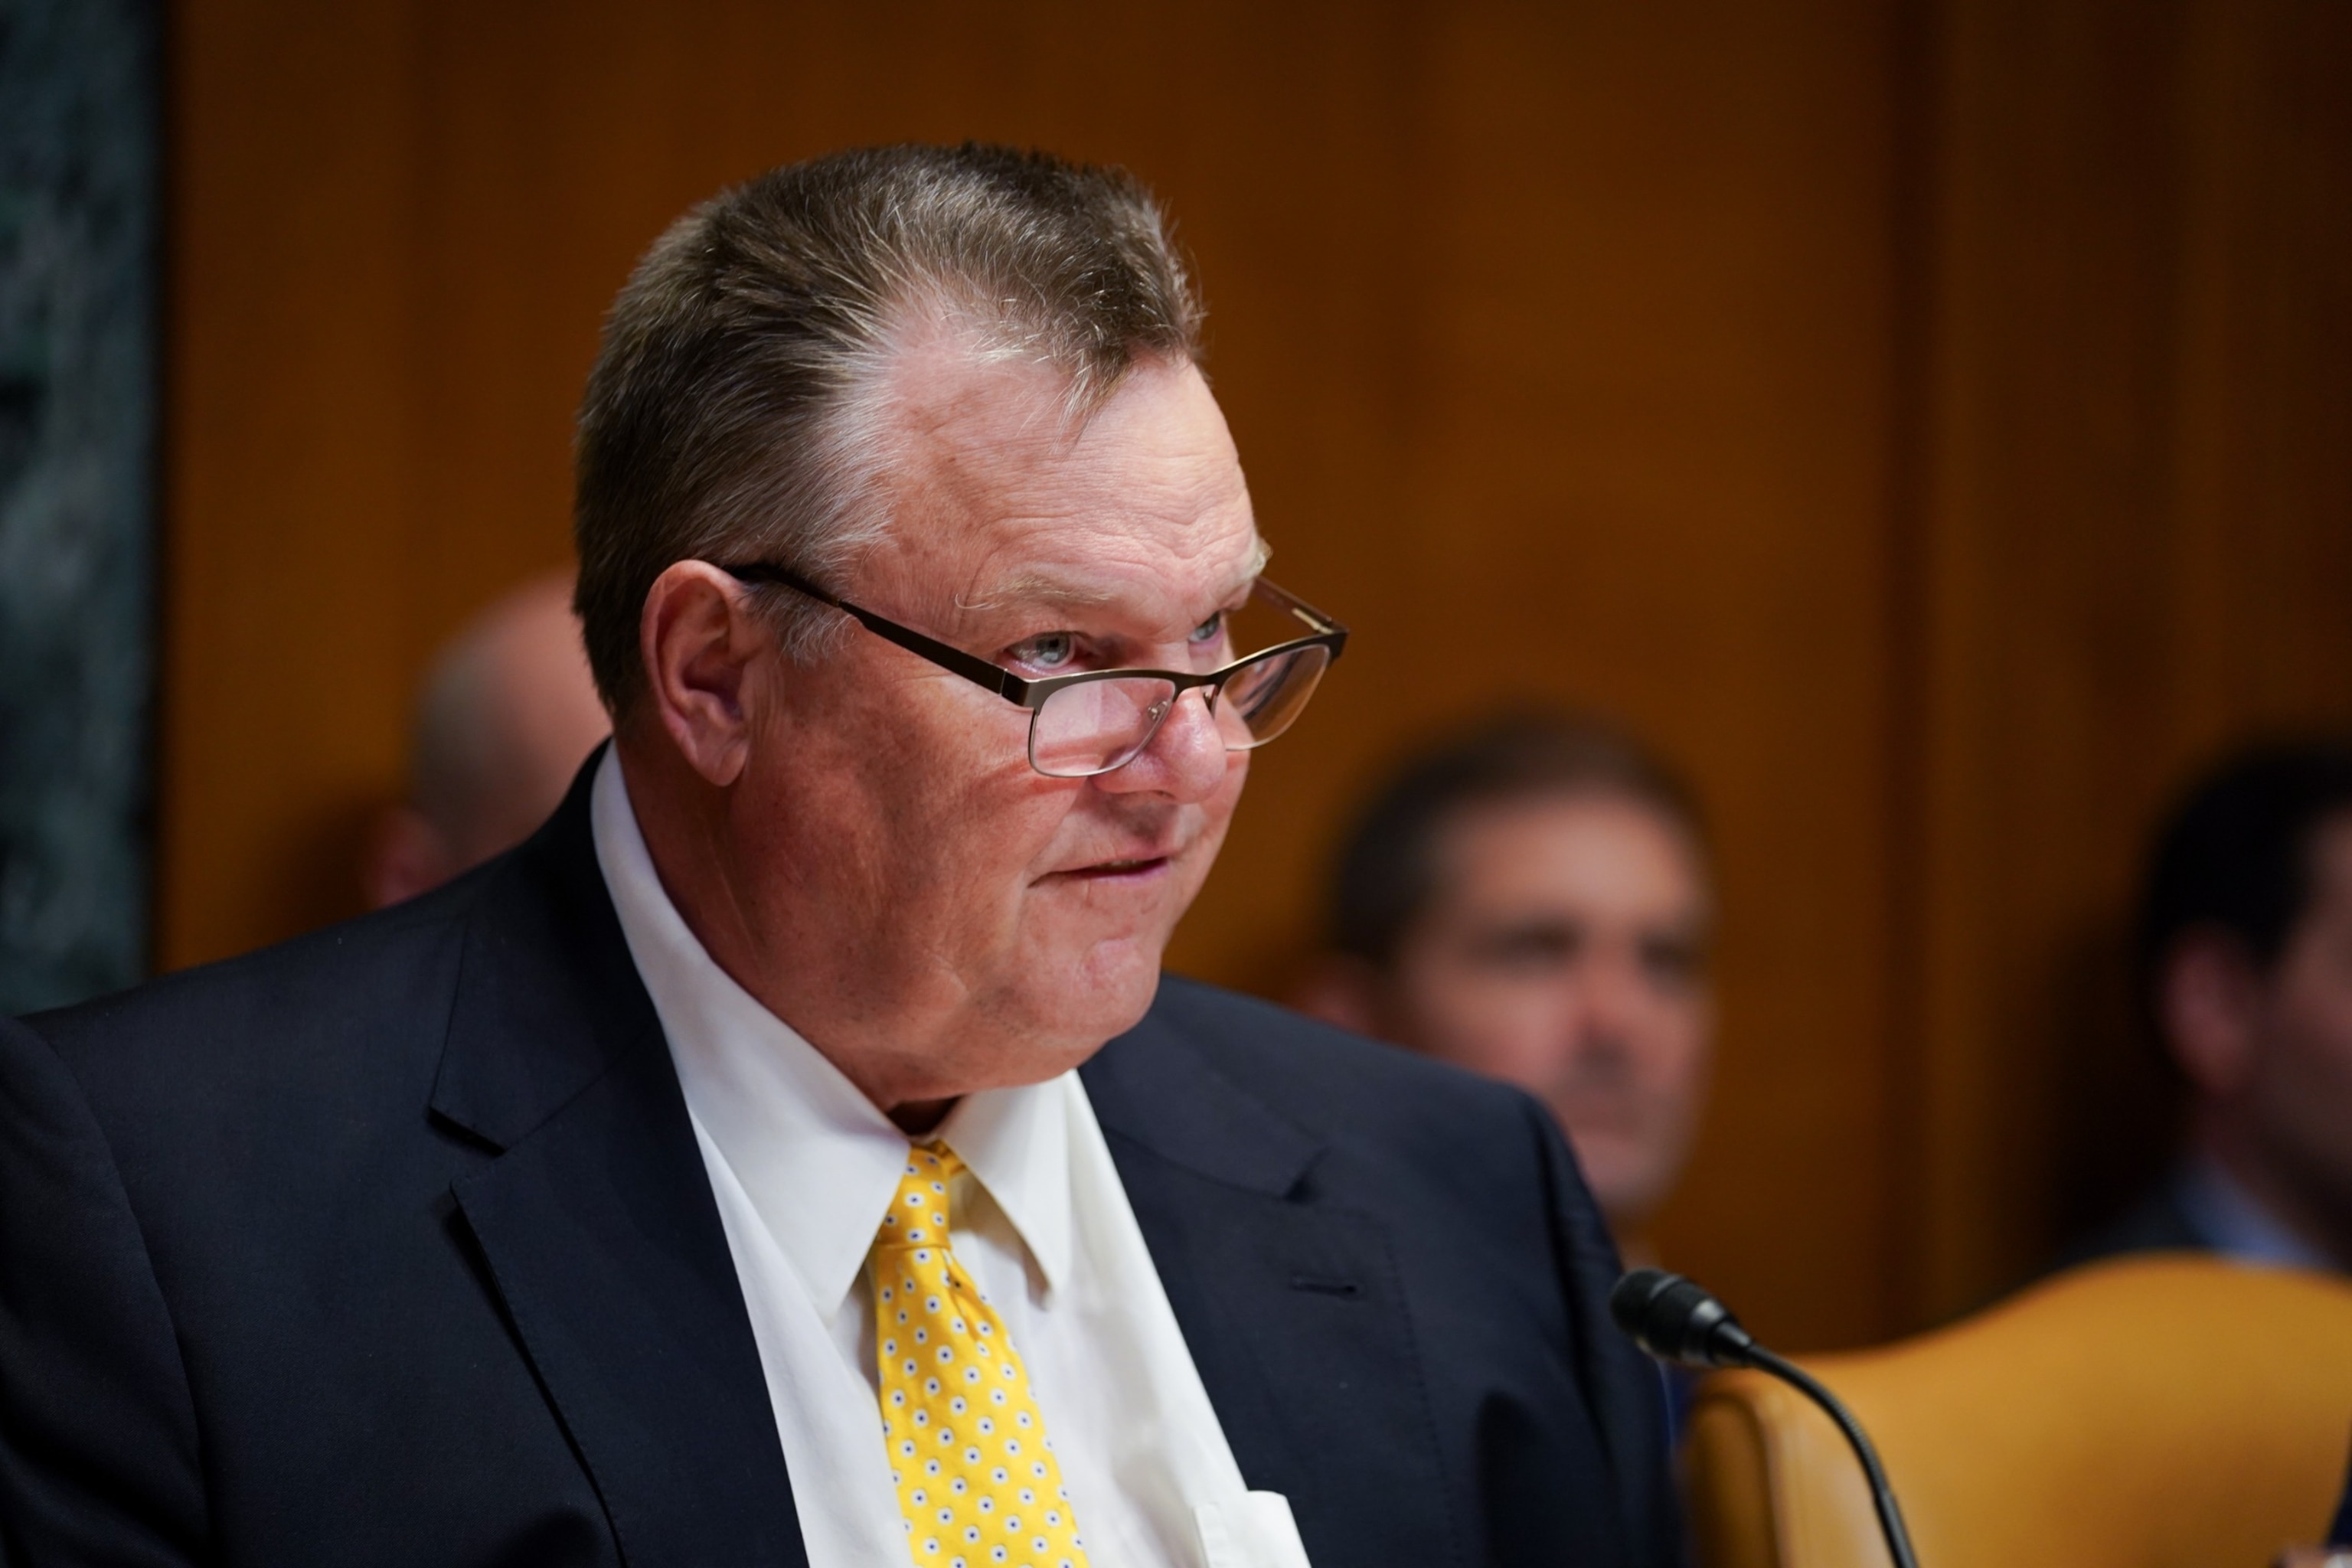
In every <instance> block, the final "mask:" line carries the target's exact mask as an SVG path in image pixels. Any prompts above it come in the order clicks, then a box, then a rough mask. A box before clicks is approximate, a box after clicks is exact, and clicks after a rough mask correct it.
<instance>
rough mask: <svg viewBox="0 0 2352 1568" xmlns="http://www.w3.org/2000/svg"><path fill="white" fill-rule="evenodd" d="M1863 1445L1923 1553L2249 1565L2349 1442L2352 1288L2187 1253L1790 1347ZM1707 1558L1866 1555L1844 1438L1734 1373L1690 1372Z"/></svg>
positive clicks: (2192, 1566) (1690, 1445)
mask: <svg viewBox="0 0 2352 1568" xmlns="http://www.w3.org/2000/svg"><path fill="white" fill-rule="evenodd" d="M1804 1366H1805V1369H1806V1370H1807V1371H1809V1372H1811V1373H1813V1374H1814V1375H1815V1376H1817V1377H1819V1378H1820V1379H1821V1380H1822V1382H1823V1383H1826V1384H1829V1385H1830V1387H1831V1388H1832V1390H1834V1391H1835V1392H1836V1393H1837V1394H1838V1396H1839V1397H1840V1398H1842V1399H1843V1400H1844V1401H1845V1402H1846V1403H1847V1404H1848V1405H1850V1406H1851V1407H1852V1408H1853V1412H1854V1414H1855V1415H1857V1416H1858V1417H1859V1418H1860V1419H1861V1421H1862V1424H1863V1426H1864V1427H1865V1428H1866V1429H1867V1430H1868V1431H1869V1432H1870V1434H1871V1436H1873V1438H1874V1440H1875V1441H1876V1442H1877V1445H1878V1449H1879V1453H1880V1455H1881V1456H1882V1457H1883V1458H1885V1462H1886V1468H1887V1473H1888V1475H1889V1476H1890V1478H1891V1479H1893V1481H1894V1483H1895V1493H1896V1495H1897V1496H1898V1497H1899V1498H1900V1499H1901V1500H1902V1504H1903V1512H1904V1517H1905V1519H1906V1521H1907V1522H1908V1523H1909V1525H1910V1528H1911V1537H1912V1543H1913V1545H1914V1546H1915V1547H1916V1550H1917V1552H1918V1556H1919V1563H1920V1568H2035V1565H2037V1564H2045V1563H2046V1564H2049V1565H2050V1568H2061V1565H2063V1568H2263V1565H2265V1564H2267V1563H2269V1562H2270V1561H2271V1559H2272V1557H2273V1554H2274V1553H2275V1552H2277V1551H2278V1549H2279V1548H2280V1547H2282V1546H2284V1545H2286V1544H2288V1543H2289V1542H2296V1541H2313V1540H2316V1539H2317V1537H2318V1535H2319V1533H2320V1532H2321V1531H2323V1530H2324V1529H2325V1528H2326V1525H2327V1522H2328V1520H2329V1518H2330V1516H2331V1515H2332V1514H2333V1512H2334V1510H2335V1505H2336V1497H2337V1495H2338V1493H2339V1491H2340V1490H2341V1489H2342V1487H2343V1484H2344V1477H2345V1463H2346V1456H2347V1449H2352V1285H2347V1284H2346V1283H2344V1282H2343V1281H2340V1280H2337V1279H2331V1278H2323V1277H2320V1276H2315V1275H2309V1274H2300V1273H2295V1272H2292V1271H2288V1270H2284V1269H2263V1268H2247V1267H2243V1266H2240V1265H2236V1264H2231V1263H2226V1262H2221V1261H2218V1260H2215V1259H2212V1258H2204V1257H2200V1256H2197V1255H2193V1254H2182V1253H2173V1254H2161V1255H2156V1256H2152V1257H2148V1258H2134V1259H2128V1260H2126V1261H2122V1262H2116V1263H2106V1264H2098V1265H2094V1266H2092V1267H2090V1268H2081V1269H2076V1270H2074V1271H2073V1272H2071V1273H2068V1274H2064V1275H2061V1276H2059V1277H2058V1278H2056V1279H2052V1280H2049V1281H2046V1282H2045V1283H2043V1284H2042V1285H2040V1286H2038V1287H2036V1288H2034V1289H2031V1290H2029V1291H2026V1292H2025V1293H2023V1294H2021V1295H2020V1296H2017V1297H2015V1298H2012V1299H2011V1300H2008V1301H2006V1302H2003V1303H2002V1304H2000V1305H1999V1306H1997V1307H1993V1308H1991V1309H1990V1310H1986V1311H1984V1312H1981V1313H1979V1314H1977V1315H1976V1316H1974V1317H1972V1318H1969V1319H1967V1320H1965V1321H1961V1322H1959V1323H1957V1324H1955V1325H1953V1326H1951V1327H1949V1328H1947V1329H1942V1330H1938V1331H1936V1332H1934V1333H1929V1334H1923V1335H1921V1336H1920V1337H1918V1338H1916V1339H1913V1340H1906V1341H1903V1342H1899V1343H1896V1344H1893V1345H1888V1346H1885V1347H1884V1348H1881V1349H1877V1350H1872V1351H1864V1352H1853V1353H1850V1354H1844V1355H1833V1356H1818V1357H1809V1358H1806V1360H1805V1362H1804ZM1684 1461H1685V1466H1686V1467H1687V1477H1688V1481H1689V1485H1690V1489H1691V1506H1692V1513H1693V1523H1694V1529H1695V1533H1696V1542H1695V1544H1696V1549H1697V1554H1698V1560H1699V1562H1700V1563H1702V1564H1704V1568H1885V1564H1886V1563H1887V1562H1888V1559H1887V1554H1886V1549H1885V1545H1884V1544H1883V1543H1882V1542H1881V1539H1880V1537H1879V1533H1878V1525H1877V1521H1876V1519H1875V1517H1874V1515H1873V1513H1872V1511H1871V1506H1870V1494H1869V1492H1868V1490H1867V1489H1866V1488H1865V1487H1864V1483H1863V1479H1862V1475H1861V1471H1860V1469H1859V1468H1858V1467H1857V1466H1856V1464H1855V1463H1854V1460H1853V1453H1852V1451H1851V1450H1850V1449H1848V1448H1847V1447H1846V1445H1845V1441H1844V1439H1843V1438H1842V1437H1841V1436H1839V1435H1838V1432H1837V1428H1836V1427H1835V1426H1832V1425H1831V1423H1830V1421H1829V1418H1828V1417H1827V1416H1824V1415H1821V1414H1820V1412H1819V1411H1817V1410H1816V1409H1815V1408H1814V1407H1813V1406H1812V1405H1811V1404H1809V1403H1807V1402H1806V1401H1805V1400H1804V1399H1803V1397H1802V1396H1801V1395H1800V1394H1797V1393H1795V1392H1794V1391H1793V1390H1791V1389H1790V1388H1787V1387H1786V1386H1784V1385H1782V1384H1779V1383H1775V1382H1773V1381H1771V1380H1770V1379H1769V1378H1766V1377H1764V1376H1763V1375H1762V1374H1761V1373H1752V1372H1732V1373H1718V1374H1717V1375H1715V1376H1713V1377H1710V1378H1709V1379H1707V1381H1706V1383H1705V1384H1703V1385H1702V1386H1701V1388H1700V1391H1699V1395H1698V1399H1697V1403H1696V1406H1695V1408H1694V1409H1693V1412H1692V1415H1691V1423H1690V1432H1689V1436H1688V1439H1687V1441H1686V1442H1685V1447H1684Z"/></svg>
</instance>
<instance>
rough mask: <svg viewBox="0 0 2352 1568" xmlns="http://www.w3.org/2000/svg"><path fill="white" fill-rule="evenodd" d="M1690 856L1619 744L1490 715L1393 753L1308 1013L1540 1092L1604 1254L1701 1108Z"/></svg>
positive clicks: (1702, 984) (1696, 871)
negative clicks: (1601, 1234) (1584, 1189)
mask: <svg viewBox="0 0 2352 1568" xmlns="http://www.w3.org/2000/svg"><path fill="white" fill-rule="evenodd" d="M1713 918H1714V899H1713V894H1712V889H1711V887H1710V877H1709V868H1708V861H1707V851H1706V840H1705V836H1704V830H1703V827H1702V825H1701V822H1700V818H1699V814H1698V811H1697V808H1696V804H1695V802H1694V800H1693V798H1692V796H1691V795H1690V794H1689V792H1688V791H1687V790H1686V789H1685V787H1684V786H1683V785H1682V784H1681V783H1680V782H1679V781H1678V780H1677V779H1676V778H1675V775H1674V774H1673V773H1671V772H1670V771H1669V770H1668V769H1666V768H1665V767H1664V766H1663V765H1661V764H1660V763H1658V762H1657V761H1656V759H1654V757H1652V756H1651V755H1650V754H1649V753H1648V752H1645V751H1644V750H1643V749H1642V748H1641V747H1640V746H1638V745H1636V744H1635V743H1634V742H1632V741H1631V740H1629V739H1627V738H1626V737H1625V736H1623V735H1622V734H1620V733H1619V732H1617V731H1613V730H1611V729H1608V728H1606V727H1603V726H1601V725H1598V724H1594V723H1591V722H1588V721H1577V720H1571V719H1566V718H1560V717H1554V716H1549V715H1542V714H1529V715H1520V716H1513V717H1508V718H1505V719H1502V720H1499V721H1495V722H1492V723H1489V724H1487V725H1486V726H1484V727H1482V728H1479V729H1477V730H1475V731H1470V732H1468V733H1466V734H1464V735H1462V736H1460V737H1458V738H1455V739H1453V740H1450V741H1447V742H1444V743H1442V744H1439V745H1436V746H1434V747H1433V748H1432V749H1430V750H1428V751H1425V752H1422V753H1420V754H1419V755H1417V756H1414V757H1412V759H1410V760H1409V761H1408V762H1407V763H1405V764H1404V766H1403V767H1402V769H1401V770H1400V771H1399V772H1397V773H1395V774H1394V775H1393V776H1392V777H1391V778H1390V779H1388V780H1387V781H1386V782H1385V783H1384V784H1382V785H1381V787H1380V788H1379V789H1378V791H1377V792H1376V793H1375V794H1374V795H1372V797H1371V798H1370V801H1369V803H1368V804H1367V805H1366V806H1365V808H1364V810H1363V812H1362V815H1361V816H1360V817H1359V818H1358V819H1357V822H1356V826H1355V828H1354V831H1353V832H1352V833H1351V834H1350V835H1349V837H1348V838H1347V840H1346V842H1345V844H1344V846H1343V847H1342V849H1341V852H1340V856H1339V862H1338V866H1337V874H1336V877H1335V879H1334V885H1333V888H1332V890H1331V902H1330V912H1329V921H1330V929H1329V932H1328V936H1329V946H1330V949H1331V952H1330V954H1329V955H1328V957H1327V958H1326V960H1325V961H1324V962H1323V963H1321V964H1320V965H1319V966H1318V969H1317V971H1316V972H1315V973H1314V974H1313V975H1312V976H1311V977H1310V979H1309V980H1308V982H1307V985H1306V987H1305V988H1304V990H1303V992H1302V994H1300V996H1299V998H1298V1000H1299V1001H1300V1003H1301V1005H1303V1006H1304V1007H1305V1008H1306V1009H1307V1011H1309V1012H1312V1013H1315V1014H1318V1016H1322V1017H1325V1018H1327V1019H1328V1020H1330V1021H1331V1022H1334V1023H1337V1024H1339V1025H1342V1026H1346V1027H1349V1028H1353V1029H1356V1030H1358V1031H1360V1032H1361V1033H1365V1034H1370V1035H1373V1036H1377V1037H1381V1038H1384V1039H1388V1040H1392V1041H1395V1042H1396V1043H1398V1044H1400V1045H1403V1046H1406V1047H1411V1048H1412V1049H1414V1050H1417V1051H1422V1052H1425V1053H1427V1054H1428V1055H1431V1056H1433V1057H1438V1058H1444V1059H1445V1060H1448V1061H1451V1062H1454V1063H1457V1064H1459V1065H1460V1066H1463V1067H1465V1068H1471V1069H1473V1070H1475V1071H1477V1072H1482V1073H1486V1074H1488V1075H1490V1076H1493V1077H1496V1078H1499V1079H1506V1080H1507V1081H1509V1082H1512V1083H1516V1084H1518V1085H1519V1086H1521V1087H1522V1088H1525V1089H1528V1090H1529V1091H1530V1092H1532V1093H1534V1094H1535V1095H1537V1096H1538V1098H1540V1099H1541V1100H1543V1101H1544V1102H1545V1103H1546V1104H1547V1105H1549V1107H1550V1108H1551V1110H1552V1112H1553V1114H1554V1115H1555V1116H1557V1117H1558V1118H1559V1122H1560V1125H1561V1127H1562V1129H1563V1130H1564V1131H1566V1132H1567V1134H1568V1136H1569V1139H1570V1142H1571V1143H1572V1144H1573V1145H1574V1146H1575V1149H1576V1152H1577V1157H1578V1160H1579V1162H1580V1164H1581V1165H1582V1166H1583V1169H1584V1173H1585V1177H1586V1179H1587V1180H1588V1181H1589V1182H1590V1183H1591V1186H1592V1190H1593V1194H1594V1196H1595V1197H1596V1198H1597V1199H1598V1200H1599V1202H1600V1205H1601V1210H1602V1212H1603V1213H1604V1214H1606V1215H1608V1217H1609V1220H1610V1223H1611V1225H1612V1227H1613V1228H1614V1229H1615V1230H1616V1232H1617V1234H1618V1237H1619V1239H1620V1241H1621V1243H1622V1244H1624V1245H1626V1246H1627V1247H1633V1246H1636V1245H1638V1244H1639V1243H1640V1241H1641V1240H1642V1238H1643V1230H1644V1226H1646V1224H1647V1222H1648V1221H1649V1219H1650V1217H1651V1215H1653V1214H1654V1212H1655V1211H1656V1209H1657V1207H1658V1205H1660V1204H1661V1203H1662V1202H1663V1201H1664V1198H1665V1196H1666V1194H1668V1192H1669V1191H1670V1190H1671V1189H1672V1188H1673V1186H1674V1184H1675V1178H1676V1177H1677V1175H1678V1174H1679V1173H1680V1172H1681V1170H1682V1166H1683V1163H1684V1159H1685V1155H1686V1154H1687V1152H1688V1150H1689V1146H1690V1140H1691V1136H1692V1133H1693V1131H1694V1130H1695V1127H1696V1122H1697V1120H1698V1114H1699V1109H1700V1105H1701V1102H1702V1100H1703V1099H1704V1097H1705V1092H1706V1077H1707V1063H1708V1054H1709V1046H1710V1040H1711V1036H1712V1029H1713V1013H1712V1006H1711V1002H1710V997H1709V992H1708V984H1707V968H1706V964H1707V944H1708V937H1709V931H1710V927H1711V924H1712V921H1713Z"/></svg>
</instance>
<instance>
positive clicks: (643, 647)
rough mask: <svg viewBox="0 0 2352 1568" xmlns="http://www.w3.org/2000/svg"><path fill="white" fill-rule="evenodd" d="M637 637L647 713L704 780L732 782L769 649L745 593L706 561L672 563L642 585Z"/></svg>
mask: <svg viewBox="0 0 2352 1568" xmlns="http://www.w3.org/2000/svg"><path fill="white" fill-rule="evenodd" d="M637 643H638V650H639V653H640V655H641V656H642V657H643V658H644V659H645V668H646V686H647V687H648V688H649V689H648V690H647V692H646V706H647V707H648V708H650V709H651V710H652V713H651V715H650V716H651V717H652V718H654V719H656V720H657V721H659V723H660V725H661V729H662V732H663V733H665V734H667V736H668V737H669V738H670V742H671V743H672V744H674V745H676V746H677V749H678V752H679V754H680V755H682V756H683V757H685V759H686V762H687V765H688V766H689V767H691V768H693V769H694V771H695V772H696V773H699V774H701V775H702V777H703V779H704V781H705V782H707V783H709V784H713V785H715V786H718V787H719V788H724V787H726V786H727V785H729V784H733V783H734V782H735V780H736V779H737V778H738V777H739V776H740V774H741V773H742V772H743V764H744V763H745V762H746V761H747V760H748V758H749V757H750V755H751V726H750V723H749V721H748V720H747V718H746V715H745V712H744V707H745V702H746V700H747V698H748V696H749V690H750V688H751V685H752V683H753V681H754V679H755V668H754V667H755V663H756V661H757V660H758V659H759V658H761V655H763V654H765V653H767V652H769V651H770V650H772V648H773V647H775V639H774V637H772V634H771V633H770V632H769V630H768V627H767V625H766V623H765V622H764V621H763V620H762V619H761V617H760V616H759V615H758V613H757V612H756V611H755V610H754V609H753V608H752V605H751V596H750V595H748V594H747V593H746V592H745V591H744V590H743V588H742V586H741V584H738V583H737V582H736V581H735V580H734V579H733V578H732V577H730V576H729V575H727V574H726V573H724V572H721V571H720V570H719V568H718V567H716V566H713V565H711V564H710V563H709V562H706V561H678V562H673V563H671V564H670V565H669V566H668V567H667V568H666V569H665V570H664V571H663V573H662V574H661V575H660V576H658V577H656V578H655V579H654V584H653V586H652V587H651V588H649V589H647V590H646V605H645V610H644V613H643V614H642V615H641V616H639V617H638V621H637Z"/></svg>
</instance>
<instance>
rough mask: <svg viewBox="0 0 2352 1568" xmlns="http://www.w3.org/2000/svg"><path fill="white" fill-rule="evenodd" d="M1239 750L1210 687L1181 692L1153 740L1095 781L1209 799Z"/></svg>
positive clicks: (1138, 790) (1189, 799) (1180, 797)
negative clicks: (1229, 739) (1228, 741)
mask: <svg viewBox="0 0 2352 1568" xmlns="http://www.w3.org/2000/svg"><path fill="white" fill-rule="evenodd" d="M1232 756H1233V753H1232V752H1228V751H1226V750H1225V737H1224V731H1223V729H1222V728H1220V727H1219V725H1218V723H1217V718H1216V715H1215V714H1213V713H1212V712H1210V711H1209V694H1208V689H1207V688H1206V687H1198V686H1196V687H1194V688H1193V689H1192V690H1190V691H1185V692H1180V693H1178V695H1177V698H1176V703H1175V706H1174V707H1172V708H1171V709H1170V710H1169V711H1168V717H1167V718H1165V719H1163V720H1161V721H1160V729H1159V731H1158V732H1157V733H1156V734H1154V735H1153V736H1152V737H1151V741H1150V744H1148V745H1146V746H1145V747H1144V748H1143V750H1142V751H1140V752H1137V753H1136V756H1135V760H1134V761H1133V762H1131V763H1128V764H1127V766H1125V767H1123V768H1118V769H1116V770H1114V771H1113V772H1110V773H1104V774H1101V775H1100V776H1099V777H1097V779H1096V780H1095V782H1096V783H1097V784H1100V785H1102V786H1103V787H1104V788H1106V789H1109V790H1113V791H1117V792H1119V793H1122V794H1136V793H1141V792H1144V791H1152V792H1156V793H1158V794H1160V795H1170V796H1172V797H1173V798H1175V799H1177V800H1181V801H1185V802H1188V803H1189V802H1192V801H1196V800H1205V799H1207V798H1208V797H1209V796H1210V795H1213V794H1214V793H1215V792H1216V789H1217V786H1218V785H1219V784H1223V783H1224V782H1225V770H1226V769H1227V768H1228V767H1230V766H1232V765H1233V763H1232Z"/></svg>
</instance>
